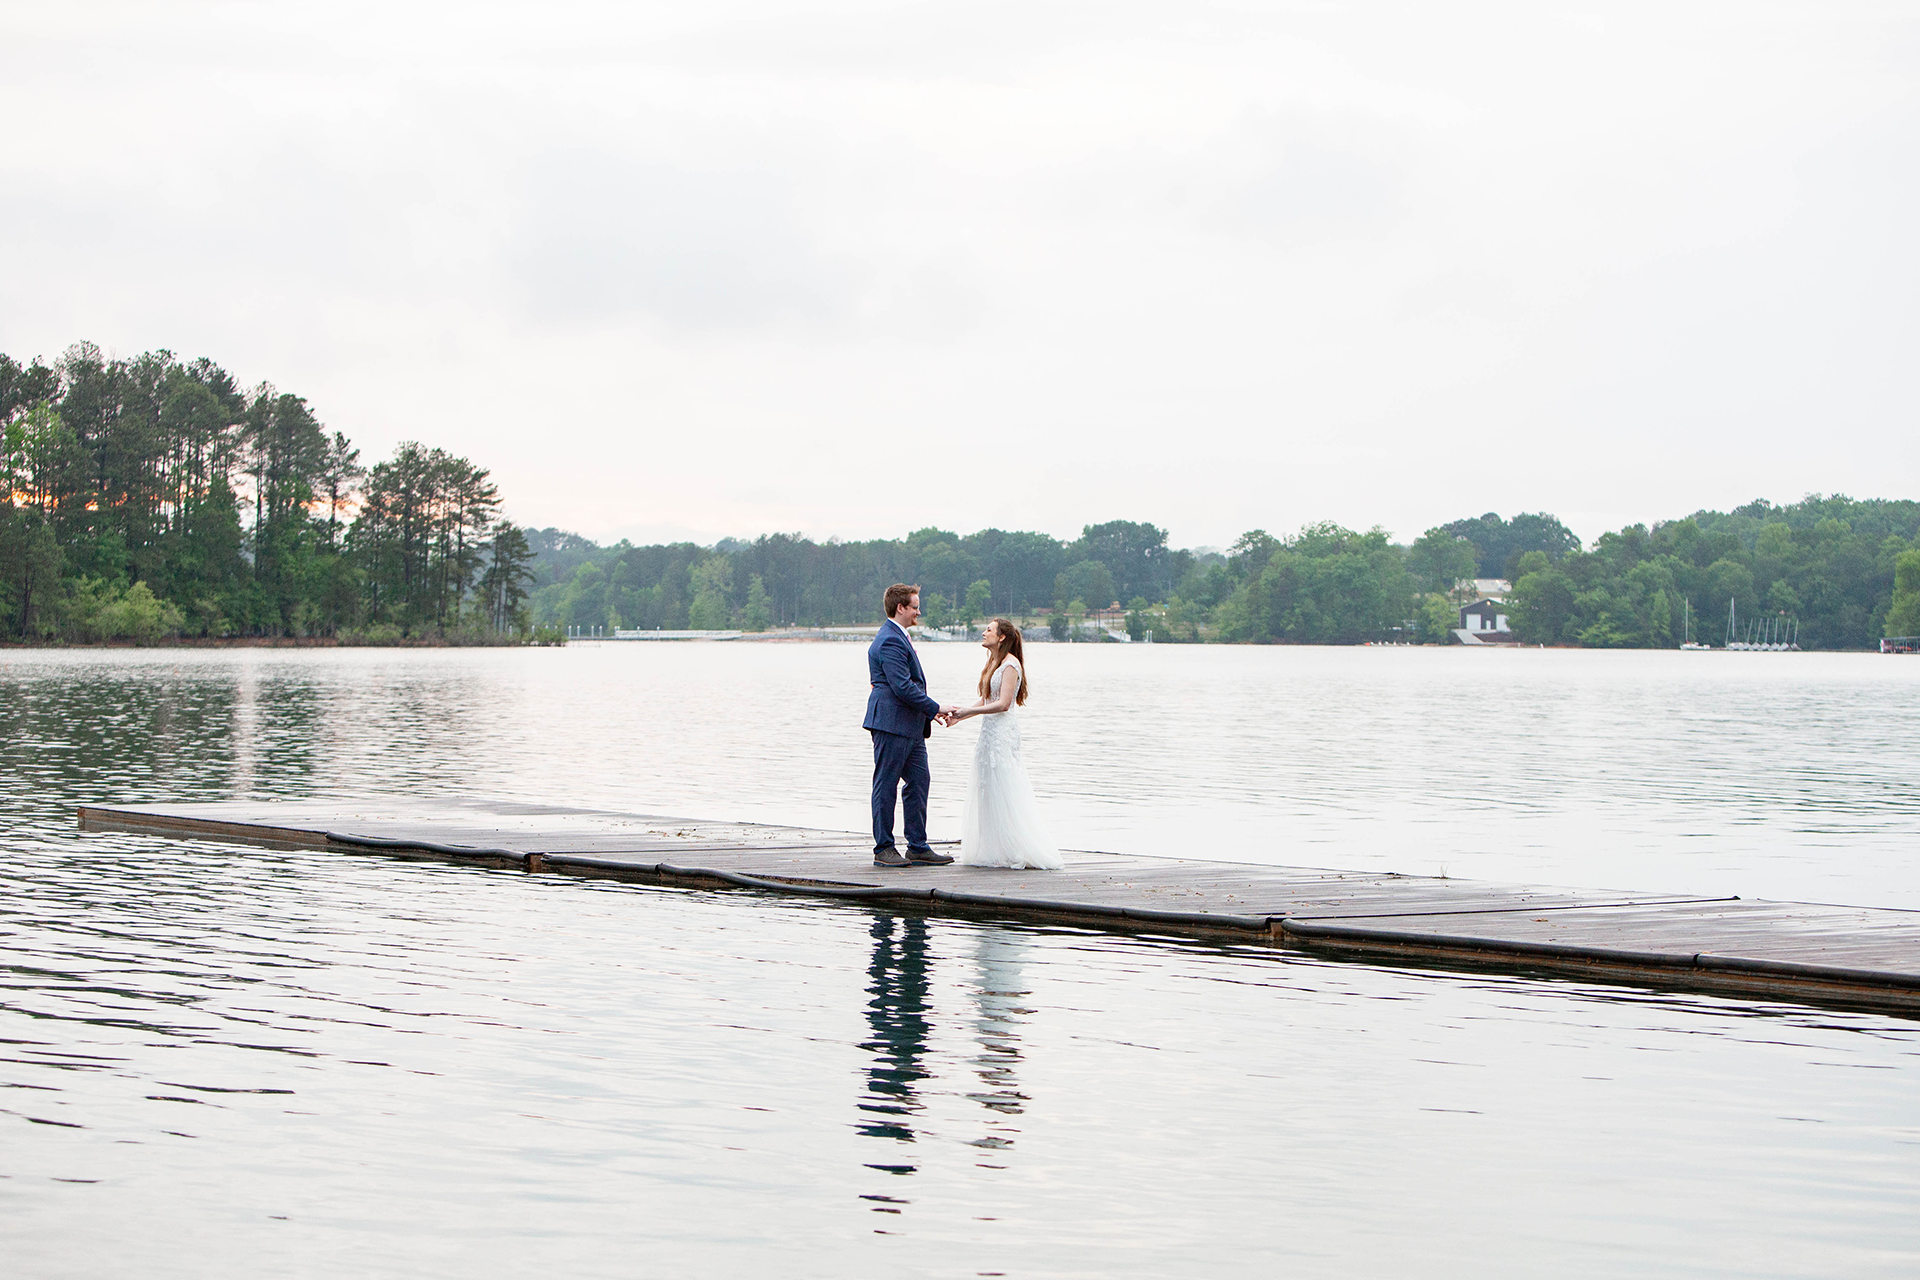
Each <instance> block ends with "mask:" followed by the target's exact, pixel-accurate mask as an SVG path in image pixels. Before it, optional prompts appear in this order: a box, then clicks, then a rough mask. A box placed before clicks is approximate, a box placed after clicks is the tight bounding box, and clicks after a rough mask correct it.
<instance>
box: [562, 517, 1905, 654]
mask: <svg viewBox="0 0 1920 1280" xmlns="http://www.w3.org/2000/svg"><path fill="white" fill-rule="evenodd" d="M1916 539H1920V503H1915V502H1912V501H1906V500H1901V501H1889V500H1882V499H1873V500H1864V501H1862V500H1855V499H1852V498H1847V497H1842V496H1837V495H1836V496H1833V497H1818V496H1816V497H1810V498H1807V499H1805V500H1804V501H1802V502H1799V503H1795V504H1792V505H1789V506H1774V505H1773V504H1771V503H1770V502H1767V501H1765V500H1758V501H1755V502H1752V503H1749V504H1747V505H1746V506H1743V507H1739V508H1737V509H1735V510H1734V511H1732V512H1716V511H1697V512H1694V513H1693V514H1692V515H1689V516H1685V517H1681V518H1678V519H1675V520H1671V521H1665V522H1661V523H1658V524H1655V525H1653V526H1652V527H1651V528H1649V527H1648V526H1645V525H1630V526H1628V527H1627V528H1625V529H1621V530H1618V531H1615V532H1610V533H1607V534H1604V535H1602V536H1601V537H1600V538H1599V539H1598V540H1596V541H1595V542H1594V544H1593V545H1592V547H1590V548H1589V547H1585V546H1583V544H1582V542H1581V540H1580V539H1579V538H1578V537H1577V536H1576V535H1575V534H1574V533H1573V532H1572V531H1571V530H1569V529H1568V528H1567V527H1566V526H1565V525H1564V524H1563V523H1561V521H1560V520H1558V519H1557V518H1556V517H1554V516H1552V515H1549V514H1546V513H1537V512H1526V513H1521V514H1518V515H1515V516H1514V517H1512V518H1511V519H1506V518H1503V517H1501V516H1500V515H1498V514H1497V513H1493V512H1489V513H1486V514H1484V515H1481V516H1475V517H1468V518H1463V519H1460V520H1455V521H1451V522H1449V523H1447V524H1444V525H1439V526H1436V527H1434V528H1432V529H1428V530H1427V531H1426V532H1425V533H1423V534H1421V535H1420V536H1419V537H1418V538H1415V539H1413V540H1412V541H1411V542H1410V543H1406V544H1400V543H1396V542H1394V541H1393V540H1392V539H1391V538H1390V537H1389V536H1388V534H1387V533H1386V532H1385V531H1384V530H1382V529H1378V528H1375V529H1371V530H1368V531H1365V532H1361V531H1357V530H1353V529H1347V528H1343V527H1341V526H1339V525H1336V524H1327V523H1322V524H1311V525H1308V526H1306V527H1304V528H1302V529H1301V530H1300V531H1299V532H1297V533H1294V534H1290V535H1283V536H1275V535H1272V534H1269V533H1267V532H1266V531H1265V530H1260V529H1255V530H1252V531H1250V532H1248V533H1246V534H1245V535H1243V536H1242V537H1241V538H1239V539H1238V540H1237V541H1236V542H1235V543H1234V544H1233V546H1231V547H1229V548H1225V549H1222V550H1210V549H1205V548H1199V549H1178V548H1173V547H1171V546H1169V545H1168V534H1167V533H1166V531H1165V530H1162V529H1159V528H1157V527H1155V526H1154V525H1151V524H1143V523H1137V522H1132V521H1125V520H1115V521H1108V522H1107V523H1104V524H1097V525H1087V526H1085V527H1084V528H1083V529H1082V530H1081V533H1080V536H1079V537H1077V538H1074V539H1064V540H1063V539H1058V538H1054V537H1052V536H1050V535H1048V534H1044V533H1035V532H1030V531H1028V532H1019V531H1014V532H1010V531H1007V530H1001V529H982V530H980V531H978V532H975V533H971V534H959V533H954V532H950V531H947V530H942V529H937V528H927V529H921V530H919V531H917V532H915V533H912V534H909V535H908V536H907V537H905V538H900V539H877V540H872V541H865V542H840V541H837V540H829V541H826V542H815V541H813V540H811V539H808V538H804V537H801V536H800V535H798V534H769V535H764V536H762V537H759V538H756V539H754V540H752V541H745V540H741V539H731V538H729V539H723V540H721V541H720V542H719V543H717V544H715V545H714V546H711V547H703V546H698V545H695V544H693V543H690V542H683V543H673V544H655V545H647V546H635V545H632V544H630V543H627V542H621V543H617V544H614V545H612V546H606V547H602V546H598V545H596V544H594V543H593V542H591V541H589V540H587V539H584V538H581V537H580V536H578V535H576V534H571V533H566V532H563V531H561V530H558V529H544V530H538V531H535V532H533V533H531V534H529V541H530V545H531V546H532V548H533V552H534V567H535V572H536V575H537V577H536V583H537V585H536V586H535V588H534V591H533V616H534V618H535V620H536V621H538V622H542V623H547V624H551V625H553V626H556V627H604V628H607V629H618V628H622V627H631V628H645V629H653V628H661V629H666V630H678V629H682V628H696V629H702V630H712V629H723V628H742V629H746V630H765V629H767V628H769V627H776V626H829V625H836V624H849V623H870V622H872V621H873V620H874V618H875V615H876V610H877V609H878V604H877V603H876V602H877V601H878V600H879V599H880V594H881V592H882V591H883V590H885V588H886V586H887V584H888V583H891V582H918V583H919V584H920V585H921V587H922V600H923V603H924V604H925V606H926V611H925V616H924V618H923V623H925V624H927V625H933V626H940V625H944V624H948V623H955V622H968V621H973V620H976V619H980V618H984V617H987V616H990V615H993V614H1005V615H1008V616H1011V617H1014V618H1017V619H1021V620H1023V621H1025V622H1028V623H1033V622H1035V621H1037V620H1038V619H1039V618H1040V617H1042V616H1044V617H1045V618H1046V620H1047V621H1048V623H1049V624H1050V625H1051V626H1052V629H1053V631H1054V634H1055V635H1056V636H1058V637H1060V638H1063V639H1065V638H1075V637H1080V636H1083V635H1088V634H1091V633H1089V632H1087V631H1086V630H1085V628H1084V627H1083V626H1081V625H1080V620H1081V619H1084V618H1085V617H1087V616H1088V615H1090V614H1094V613H1098V612H1105V613H1106V614H1107V616H1108V617H1110V618H1113V619H1115V620H1116V621H1117V622H1119V623H1120V624H1122V625H1124V626H1125V627H1126V629H1127V630H1128V631H1129V632H1130V633H1132V634H1134V635H1136V636H1143V635H1144V634H1145V633H1146V632H1147V631H1152V632H1153V638H1154V639H1155V640H1157V641H1161V642H1176V643H1178V642H1189V643H1192V642H1227V643H1234V642H1238V643H1253V644H1274V643H1282V644H1358V643H1363V642H1368V641H1375V642H1382V641H1385V642H1409V643H1424V644H1439V643H1447V642H1449V641H1450V640H1451V639H1452V634H1453V631H1454V629H1455V628H1456V627H1458V625H1459V609H1460V606H1461V605H1462V604H1464V603H1467V602H1468V601H1469V599H1470V597H1471V595H1472V590H1473V587H1472V584H1473V582H1474V580H1475V579H1486V578H1501V579H1506V580H1508V581H1509V582H1510V584H1511V588H1512V589H1511V592H1510V594H1509V595H1508V597H1507V598H1508V605H1509V612H1510V614H1511V617H1512V625H1513V627H1514V629H1515V632H1516V635H1517V637H1518V638H1519V639H1521V640H1523V641H1525V642H1527V643H1531V644H1553V645H1574V646H1582V647H1593V648H1621V647H1628V648H1660V647H1671V646H1674V645H1677V644H1679V643H1680V642H1681V640H1682V639H1683V638H1684V636H1683V632H1684V631H1685V629H1686V623H1687V620H1688V619H1689V618H1693V619H1701V620H1711V619H1724V618H1725V616H1726V613H1727V609H1728V605H1729V603H1730V602H1731V603H1732V605H1733V607H1734V608H1735V610H1736V611H1737V613H1738V615H1739V616H1740V617H1742V618H1751V617H1755V616H1757V615H1759V614H1761V613H1763V612H1764V613H1768V614H1770V615H1773V616H1784V617H1792V618H1794V619H1796V620H1797V623H1798V635H1799V639H1800V643H1801V645H1802V647H1805V648H1819V649H1861V648H1871V647H1873V646H1875V645H1876V644H1877V643H1878V640H1879V637H1880V636H1881V635H1883V634H1886V631H1887V628H1888V627H1907V628H1908V631H1907V632H1899V634H1907V633H1909V632H1911V633H1920V549H1916ZM1903 556H1907V557H1911V559H1910V560H1902V557H1903ZM1900 565H1906V566H1907V567H1906V568H1905V569H1904V570H1902V571H1901V573H1899V574H1897V573H1896V569H1897V567H1898V566H1900ZM1896 577H1899V578H1900V582H1899V583H1897V582H1896ZM1909 582H1910V584H1911V585H1910V586H1902V585H1901V584H1902V583H1909ZM1702 625H1703V627H1704V628H1705V629H1706V630H1711V628H1712V625H1713V624H1712V623H1711V622H1710V621H1703V624H1702ZM1695 634H1696V636H1698V635H1701V634H1704V631H1702V630H1701V629H1696V632H1695ZM1710 638H1712V639H1714V640H1716V642H1717V640H1718V633H1717V632H1714V633H1713V635H1712V636H1711V637H1710Z"/></svg>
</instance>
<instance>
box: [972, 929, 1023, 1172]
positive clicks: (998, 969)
mask: <svg viewBox="0 0 1920 1280" xmlns="http://www.w3.org/2000/svg"><path fill="white" fill-rule="evenodd" d="M1025 955H1026V947H1025V945H1024V944H1022V943H1021V941H1020V939H1019V937H1018V936H1017V935H1015V934H1012V933H1009V932H1007V931H1006V930H1004V929H984V930H982V931H981V933H980V945H979V948H978V950H977V952H976V953H975V959H976V962H977V966H978V974H977V976H976V978H975V981H974V989H973V1000H974V1021H973V1026H974V1036H975V1039H976V1041H977V1043H978V1044H979V1046H980V1052H979V1053H978V1054H976V1055H975V1056H974V1059H973V1069H974V1074H975V1075H977V1076H979V1078H980V1083H981V1084H982V1085H984V1086H985V1088H984V1090H983V1091H982V1092H979V1093H970V1094H968V1095H967V1096H968V1097H969V1098H971V1099H973V1100H974V1101H975V1102H978V1103H979V1104H980V1105H981V1106H983V1107H985V1108H987V1110H988V1112H989V1113H990V1118H989V1119H988V1121H987V1126H986V1128H987V1133H986V1136H984V1137H981V1138H976V1139H974V1142H973V1145H974V1146H976V1147H985V1148H988V1149H1006V1148H1009V1147H1011V1146H1013V1140H1014V1137H1015V1136H1016V1135H1017V1134H1018V1133H1019V1132H1020V1129H1019V1126H1018V1125H1017V1124H1015V1123H1014V1121H1013V1119H1012V1118H1013V1117H1015V1116H1018V1115H1020V1114H1022V1113H1023V1112H1024V1111H1025V1110H1026V1102H1027V1095H1026V1094H1024V1093H1021V1092H1020V1081H1019V1076H1018V1068H1019V1066H1020V1034H1019V1029H1020V1024H1021V1023H1022V1022H1023V1021H1024V1020H1025V1018H1026V1017H1027V1015H1029V1014H1031V1013H1032V1012H1033V1011H1032V1010H1031V1009H1029V1008H1027V1007H1026V1003H1025V1002H1026V998H1027V994H1028V993H1027V991H1026V980H1025V974H1024V966H1023V964H1022V961H1023V960H1024V958H1025ZM988 1167H989V1168H998V1167H1001V1166H992V1165H990V1166H988Z"/></svg>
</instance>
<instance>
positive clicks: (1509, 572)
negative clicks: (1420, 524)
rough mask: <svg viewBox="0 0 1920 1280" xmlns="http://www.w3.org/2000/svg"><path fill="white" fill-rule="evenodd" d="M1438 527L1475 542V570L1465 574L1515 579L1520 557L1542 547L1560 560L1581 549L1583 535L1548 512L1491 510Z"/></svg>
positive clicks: (1466, 576)
mask: <svg viewBox="0 0 1920 1280" xmlns="http://www.w3.org/2000/svg"><path fill="white" fill-rule="evenodd" d="M1438 531H1439V532H1444V533H1448V534H1452V535H1454V536H1456V537H1461V538H1465V539H1467V541H1468V542H1470V543H1471V544H1472V545H1473V550H1474V561H1475V572H1473V573H1464V574H1461V575H1460V576H1461V577H1463V578H1474V577H1478V578H1507V579H1510V580H1511V579H1514V578H1517V577H1518V576H1519V560H1520V557H1521V556H1523V555H1525V554H1526V553H1527V552H1529V551H1538V552H1540V553H1542V554H1543V555H1545V556H1546V557H1547V559H1548V560H1549V561H1552V562H1554V563H1558V562H1559V561H1561V560H1564V559H1565V558H1566V557H1568V556H1570V555H1574V554H1576V553H1577V552H1579V550H1580V539H1579V538H1577V537H1575V536H1574V534H1573V531H1572V530H1570V529H1568V528H1567V526H1565V525H1563V524H1561V523H1560V521H1559V520H1558V519H1556V518H1555V517H1553V516H1550V515H1546V514H1544V513H1528V512H1524V511H1523V512H1521V513H1520V514H1519V515H1517V516H1515V517H1514V518H1513V519H1512V520H1502V519H1501V518H1500V517H1499V516H1498V515H1497V514H1496V513H1494V512H1492V511H1489V512H1487V514H1485V515H1483V516H1480V517H1479V518H1477V519H1472V520H1455V521H1453V522H1452V523H1451V524H1445V525H1441V526H1440V529H1439V530H1438ZM1428 532H1429V533H1431V532H1435V531H1434V530H1429V531H1428Z"/></svg>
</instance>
